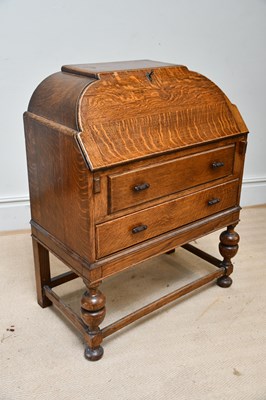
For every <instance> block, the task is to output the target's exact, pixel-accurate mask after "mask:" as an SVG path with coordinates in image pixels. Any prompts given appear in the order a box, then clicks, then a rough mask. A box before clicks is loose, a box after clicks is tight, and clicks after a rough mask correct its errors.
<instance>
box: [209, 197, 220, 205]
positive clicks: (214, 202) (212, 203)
mask: <svg viewBox="0 0 266 400" xmlns="http://www.w3.org/2000/svg"><path fill="white" fill-rule="evenodd" d="M217 203H220V199H218V198H216V199H212V200H209V201H208V205H209V206H213V205H214V204H217Z"/></svg>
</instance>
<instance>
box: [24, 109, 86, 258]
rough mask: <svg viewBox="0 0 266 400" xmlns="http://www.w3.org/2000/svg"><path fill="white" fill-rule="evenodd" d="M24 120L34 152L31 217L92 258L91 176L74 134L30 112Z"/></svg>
mask: <svg viewBox="0 0 266 400" xmlns="http://www.w3.org/2000/svg"><path fill="white" fill-rule="evenodd" d="M24 121H25V129H26V131H25V135H26V138H27V140H26V144H27V152H28V155H29V156H30V155H31V154H34V158H33V157H32V158H30V161H29V165H30V169H29V171H31V172H30V174H29V186H30V199H31V204H32V219H33V220H34V221H35V222H36V223H37V224H39V225H40V226H41V227H42V228H44V229H45V230H46V231H48V232H49V233H50V234H52V235H53V236H55V237H56V238H57V239H59V240H60V241H61V242H62V243H65V244H66V245H67V246H68V247H69V248H70V249H72V250H73V251H75V252H77V253H78V254H80V255H81V256H82V257H84V258H86V259H90V260H93V258H94V256H93V251H94V248H93V247H89V246H88V244H89V242H90V240H91V239H92V238H93V235H94V230H93V227H92V225H91V224H90V223H89V221H90V220H91V219H92V211H93V209H92V208H91V207H90V208H88V207H87V204H88V201H89V198H90V196H92V193H91V187H92V177H90V179H89V176H88V170H87V168H86V165H85V163H84V160H83V158H82V156H81V154H80V151H79V149H78V147H77V144H76V141H75V139H74V136H71V134H69V131H68V130H67V129H65V131H64V129H61V130H58V129H56V128H57V127H53V125H51V124H50V125H49V124H46V123H45V120H44V119H39V118H34V115H32V114H30V113H27V114H25V116H24ZM32 139H33V140H32ZM30 157H31V156H30ZM77 237H79V240H77Z"/></svg>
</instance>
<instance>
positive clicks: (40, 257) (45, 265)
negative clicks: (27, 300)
mask: <svg viewBox="0 0 266 400" xmlns="http://www.w3.org/2000/svg"><path fill="white" fill-rule="evenodd" d="M32 246H33V256H34V266H35V279H36V290H37V300H38V303H39V304H40V306H41V307H43V308H45V307H48V306H50V305H51V304H52V302H51V301H50V300H49V299H48V298H47V297H46V296H45V295H44V293H43V287H44V285H49V284H50V283H51V272H50V261H49V252H48V250H47V249H46V248H45V247H43V246H42V245H41V244H40V243H39V242H37V241H36V240H35V239H34V238H32Z"/></svg>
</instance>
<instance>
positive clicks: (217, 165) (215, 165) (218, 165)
mask: <svg viewBox="0 0 266 400" xmlns="http://www.w3.org/2000/svg"><path fill="white" fill-rule="evenodd" d="M223 166H224V163H223V162H222V161H214V162H213V163H212V168H214V169H215V168H220V167H223Z"/></svg>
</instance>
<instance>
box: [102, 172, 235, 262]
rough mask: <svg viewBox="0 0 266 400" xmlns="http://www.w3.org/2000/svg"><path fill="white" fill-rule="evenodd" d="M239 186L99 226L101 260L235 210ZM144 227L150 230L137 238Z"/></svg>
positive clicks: (231, 185) (227, 186)
mask: <svg viewBox="0 0 266 400" xmlns="http://www.w3.org/2000/svg"><path fill="white" fill-rule="evenodd" d="M238 183H239V182H238V180H235V181H232V182H229V183H225V184H222V185H218V186H213V187H211V188H210V189H206V190H201V191H199V192H196V193H194V194H192V195H189V196H184V197H183V198H180V199H177V200H173V201H170V202H167V203H162V204H161V205H159V206H155V207H150V208H147V209H146V210H144V211H139V212H136V213H133V214H130V215H129V216H125V217H121V218H117V219H114V220H113V221H110V222H105V223H103V224H99V225H97V226H96V241H97V256H98V258H101V257H104V256H106V255H108V254H111V253H114V252H116V251H119V250H121V249H124V248H126V247H129V246H133V245H135V244H137V243H140V242H143V241H145V240H147V239H150V238H152V237H154V236H157V235H161V234H162V233H165V232H167V231H170V230H172V229H176V228H178V227H180V226H182V225H186V224H188V223H190V222H192V221H195V220H197V219H201V218H204V217H207V216H208V215H211V214H214V213H216V212H219V211H221V210H225V209H227V208H230V207H233V206H235V205H236V203H237V187H238ZM215 198H218V199H219V202H218V203H217V204H214V205H208V201H209V200H211V199H215ZM140 225H145V226H147V229H146V230H144V231H141V232H139V233H136V234H134V233H132V229H133V228H134V227H137V226H140ZM117 232H119V235H117Z"/></svg>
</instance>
